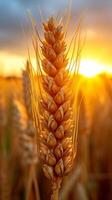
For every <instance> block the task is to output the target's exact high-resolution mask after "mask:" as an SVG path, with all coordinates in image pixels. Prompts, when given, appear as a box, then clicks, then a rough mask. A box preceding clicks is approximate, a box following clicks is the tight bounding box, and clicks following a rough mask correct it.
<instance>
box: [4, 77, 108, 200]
mask: <svg viewBox="0 0 112 200" xmlns="http://www.w3.org/2000/svg"><path fill="white" fill-rule="evenodd" d="M81 78H82V79H83V84H82V87H81V91H80V92H81V93H83V95H84V96H85V97H86V98H85V101H84V102H83V104H82V105H81V110H80V119H79V133H78V152H77V156H76V160H75V166H74V168H73V170H72V172H71V174H70V175H69V176H68V177H67V178H66V179H65V180H64V182H63V186H62V189H61V191H60V199H77V200H78V199H79V200H80V199H81V200H83V199H93V200H94V199H95V200H96V199H106V200H107V199H109V200H110V199H111V197H112V163H111V155H112V145H111V132H112V130H111V129H112V126H111V124H112V121H111V120H112V119H111V118H112V116H111V115H112V105H111V104H112V103H111V89H112V88H111V84H112V80H111V76H107V75H105V74H102V75H98V76H97V77H95V78H92V79H86V78H84V77H81ZM0 88H2V90H1V95H0V105H1V106H0V143H1V148H0V149H1V150H0V156H1V159H0V160H1V162H0V169H1V170H0V174H1V175H0V176H1V184H0V194H1V197H0V198H1V200H2V199H3V200H4V199H6V198H7V199H24V198H25V197H24V195H25V190H26V184H25V185H24V181H25V180H24V179H26V183H28V180H27V178H28V174H27V177H26V173H29V171H30V170H29V166H28V165H29V164H27V163H26V164H25V163H22V161H21V159H22V156H23V152H24V153H25V150H26V153H27V152H28V147H27V146H26V149H24V148H22V146H21V148H22V149H23V152H22V154H21V153H20V144H19V141H18V140H19V138H18V136H19V134H20V133H19V127H16V129H15V128H14V126H17V122H16V124H15V123H14V122H13V117H14V116H13V115H17V111H16V113H15V114H14V111H13V109H14V108H13V99H12V98H15V97H14V96H13V95H12V94H11V93H13V91H14V95H15V96H16V98H17V99H18V101H19V102H20V103H21V104H22V99H21V96H22V95H21V94H22V81H21V79H17V78H9V79H8V78H1V80H0ZM10 88H12V89H13V91H11V89H10ZM91 91H92V92H91ZM94 91H95V92H94ZM20 114H21V115H22V113H20ZM15 117H16V116H15ZM22 118H24V116H22ZM18 120H19V118H18ZM18 123H19V122H18ZM21 128H22V127H21ZM17 129H18V132H17ZM22 149H21V150H22ZM18 152H19V153H18ZM25 160H26V159H25V158H24V161H25ZM35 165H36V169H37V170H36V173H37V174H36V181H37V183H38V186H39V191H40V197H41V199H47V197H48V199H49V198H50V197H49V195H50V186H48V183H47V180H46V178H44V176H43V172H42V171H41V168H40V166H39V165H38V163H37V164H35ZM25 177H26V178H25ZM34 191H35V190H34V189H33V188H32V194H31V197H30V199H35V197H34V194H35V192H34ZM43 191H44V192H43Z"/></svg>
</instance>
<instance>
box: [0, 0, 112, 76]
mask: <svg viewBox="0 0 112 200" xmlns="http://www.w3.org/2000/svg"><path fill="white" fill-rule="evenodd" d="M67 5H68V1H67V0H55V1H54V0H10V1H9V0H0V75H20V72H21V68H22V67H23V65H24V62H25V59H26V57H27V53H26V46H27V43H28V45H29V46H30V35H31V25H30V22H29V21H28V16H27V11H28V10H30V11H31V12H32V15H33V16H34V17H35V18H36V20H37V24H38V28H39V30H40V23H41V19H40V14H39V10H41V12H42V14H43V16H44V18H45V19H46V18H48V17H49V16H51V15H56V16H57V15H60V16H61V14H62V15H63V14H64V10H65V9H66V8H67ZM81 14H82V15H83V16H84V20H83V21H84V22H83V23H84V24H83V30H84V31H85V32H86V35H87V36H86V43H85V47H84V49H83V54H82V61H81V63H82V67H83V66H85V65H87V66H89V65H90V66H89V67H90V68H91V67H94V66H96V67H97V66H100V67H101V66H102V68H104V67H106V69H108V70H110V71H112V0H72V21H71V24H72V25H70V30H69V31H70V35H71V32H72V31H73V30H74V29H73V28H74V27H75V25H76V24H77V19H78V17H79V16H80V15H81ZM72 29H73V30H72ZM23 30H24V31H23ZM31 51H32V49H31Z"/></svg>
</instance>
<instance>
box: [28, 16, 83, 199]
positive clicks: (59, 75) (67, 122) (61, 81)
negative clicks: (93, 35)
mask: <svg viewBox="0 0 112 200" xmlns="http://www.w3.org/2000/svg"><path fill="white" fill-rule="evenodd" d="M43 26H44V41H43V42H42V41H41V43H42V46H41V50H42V51H41V52H42V56H41V57H40V55H39V48H38V42H37V37H36V34H35V35H34V39H36V40H34V48H35V52H36V58H37V76H36V78H37V81H36V84H35V76H34V75H33V72H32V66H30V70H29V75H30V80H31V85H32V91H31V95H32V109H33V113H34V119H35V124H36V128H37V134H38V135H39V137H38V139H39V141H38V142H39V148H40V159H41V161H42V168H43V171H44V174H45V176H46V177H47V178H48V179H50V181H51V183H52V195H51V200H57V199H58V193H59V189H60V185H61V182H62V179H63V177H64V176H65V175H67V174H68V173H69V172H70V171H71V169H72V167H73V162H74V158H75V154H76V144H77V142H76V141H77V116H76V115H75V114H76V113H77V112H76V110H75V108H76V107H75V106H76V100H75V98H76V96H77V92H76V90H75V92H74V90H73V87H75V89H76V88H77V80H76V79H77V72H78V67H79V65H78V64H79V63H78V59H79V54H80V50H79V45H78V46H77V48H76V49H77V52H76V59H75V62H74V63H75V64H73V65H72V66H70V67H71V68H74V73H73V75H72V76H71V75H70V72H69V70H68V69H67V67H68V59H67V51H66V42H65V34H64V33H63V26H62V24H58V23H57V22H56V20H55V19H54V18H53V17H51V18H50V19H49V20H48V21H47V22H46V23H43ZM36 33H37V29H36ZM77 34H78V33H77V31H76V34H75V37H74V38H75V42H74V46H75V45H76V37H77V36H76V35H77ZM37 35H38V34H37ZM39 39H40V38H39ZM74 49H75V48H74ZM73 56H74V50H73V54H72V57H73ZM40 59H41V62H40ZM70 60H71V59H70ZM70 67H69V68H70ZM74 78H75V79H74ZM74 80H75V86H74ZM37 88H38V89H37ZM36 89H37V91H36ZM75 93H76V95H75ZM73 112H75V113H73ZM74 115H75V117H74ZM74 122H76V124H75V123H74Z"/></svg>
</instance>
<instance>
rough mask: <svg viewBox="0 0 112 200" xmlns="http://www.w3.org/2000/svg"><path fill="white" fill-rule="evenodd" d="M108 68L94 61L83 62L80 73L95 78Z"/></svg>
mask: <svg viewBox="0 0 112 200" xmlns="http://www.w3.org/2000/svg"><path fill="white" fill-rule="evenodd" d="M106 68H107V67H106V66H104V65H102V64H101V63H98V62H96V61H94V60H82V61H81V63H80V69H79V72H80V74H82V75H85V76H86V77H93V76H96V75H97V74H100V73H103V72H105V71H106Z"/></svg>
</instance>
